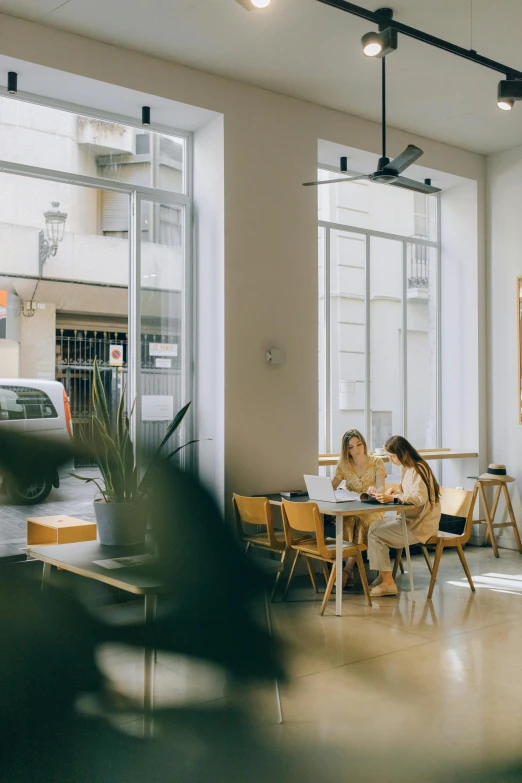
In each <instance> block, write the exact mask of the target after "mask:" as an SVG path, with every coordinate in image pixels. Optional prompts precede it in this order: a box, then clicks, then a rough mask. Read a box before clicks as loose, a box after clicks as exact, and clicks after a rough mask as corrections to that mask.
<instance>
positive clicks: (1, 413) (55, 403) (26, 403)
mask: <svg viewBox="0 0 522 783" xmlns="http://www.w3.org/2000/svg"><path fill="white" fill-rule="evenodd" d="M0 428H1V429H2V430H4V429H7V430H9V431H10V432H19V433H23V434H24V435H37V434H39V433H41V434H42V436H43V437H45V438H52V439H53V440H54V439H56V440H58V441H63V442H64V443H70V442H71V439H72V436H73V429H72V421H71V411H70V408H69V399H68V397H67V394H66V392H65V389H64V387H63V385H62V384H61V383H58V381H43V380H39V379H37V380H34V379H26V378H0ZM72 467H73V466H72V464H71V465H67V466H65V467H64V469H63V470H61V471H60V474H58V472H57V471H54V473H53V475H48V476H46V477H45V478H42V479H41V480H39V481H35V482H34V483H32V484H31V485H29V486H20V484H19V483H15V482H14V481H13V480H12V479H9V478H8V477H5V478H4V480H3V482H2V490H5V491H6V492H7V494H8V495H9V497H10V498H11V500H12V501H13V502H14V503H19V504H21V505H31V504H35V503H41V502H42V501H43V500H45V498H46V497H47V496H48V495H49V493H50V492H51V490H52V488H53V487H59V486H60V478H61V477H62V478H64V477H65V476H67V475H68V474H69V472H70V470H72ZM0 481H1V477H0Z"/></svg>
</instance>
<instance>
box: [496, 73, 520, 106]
mask: <svg viewBox="0 0 522 783" xmlns="http://www.w3.org/2000/svg"><path fill="white" fill-rule="evenodd" d="M515 101H522V79H504V80H503V81H501V82H499V83H498V92H497V106H498V108H499V109H502V110H503V111H511V109H512V108H513V103H514V102H515Z"/></svg>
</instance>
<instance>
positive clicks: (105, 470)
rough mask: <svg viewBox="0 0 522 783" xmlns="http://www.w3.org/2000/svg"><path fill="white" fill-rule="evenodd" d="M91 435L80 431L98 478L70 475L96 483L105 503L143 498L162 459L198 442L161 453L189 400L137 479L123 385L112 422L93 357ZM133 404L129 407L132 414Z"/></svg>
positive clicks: (183, 413) (175, 417) (180, 420)
mask: <svg viewBox="0 0 522 783" xmlns="http://www.w3.org/2000/svg"><path fill="white" fill-rule="evenodd" d="M92 404H93V416H92V436H91V438H87V436H86V435H85V434H84V433H83V432H82V440H83V442H84V445H85V446H86V447H87V449H88V450H89V451H90V453H91V454H92V455H93V456H94V459H95V460H96V463H97V465H98V467H99V469H100V473H101V481H100V480H99V479H96V478H92V477H87V476H79V475H78V474H76V473H73V474H72V475H73V476H74V477H75V478H77V479H79V480H80V481H85V482H86V483H88V484H89V483H91V484H95V485H96V486H97V487H98V489H99V490H100V493H101V495H102V497H103V499H104V500H105V502H106V503H135V502H138V501H140V500H143V498H144V497H145V495H146V494H147V491H148V489H149V488H150V485H151V482H152V480H153V478H154V474H155V470H156V468H157V467H158V464H159V463H160V462H161V461H162V460H165V459H166V460H170V459H171V458H172V457H174V456H175V455H176V454H177V453H178V452H180V451H181V449H184V448H185V447H186V446H190V445H191V444H192V443H197V442H198V441H197V440H191V441H189V442H188V443H184V444H183V445H182V446H178V447H177V448H176V449H174V451H171V452H170V453H169V454H165V453H164V451H163V450H164V447H165V446H166V444H167V443H168V441H169V440H170V438H171V437H172V436H173V435H174V433H175V432H176V430H177V429H178V427H179V426H180V424H181V422H182V421H183V419H184V418H185V415H186V413H187V411H188V409H189V408H190V402H188V403H187V404H186V405H184V406H183V408H181V410H180V411H178V413H177V414H176V415H175V416H174V418H173V419H172V421H171V422H170V424H169V425H168V427H167V430H166V432H165V434H164V436H163V438H162V439H161V443H160V444H159V446H158V448H157V449H156V451H155V453H154V454H153V456H152V459H151V461H150V463H149V465H148V467H147V469H146V471H145V474H144V476H143V478H141V479H140V476H139V472H138V468H137V466H136V460H135V455H134V445H133V443H132V440H131V436H130V423H129V415H127V413H126V412H125V388H124V389H123V391H122V394H121V397H120V401H119V404H118V412H117V414H116V423H115V426H113V425H112V424H111V417H110V414H109V406H108V404H107V397H106V395H105V389H104V388H103V383H102V379H101V374H100V369H99V367H98V362H97V361H96V359H95V360H94V366H93V382H92ZM133 410H134V406H133V407H132V409H131V412H130V415H131V416H132V413H133Z"/></svg>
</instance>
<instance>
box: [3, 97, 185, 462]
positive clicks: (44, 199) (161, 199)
mask: <svg viewBox="0 0 522 783" xmlns="http://www.w3.org/2000/svg"><path fill="white" fill-rule="evenodd" d="M73 108H74V107H71V110H70V111H65V110H61V109H56V108H51V107H45V106H40V105H36V104H33V103H30V102H24V101H20V100H18V99H13V98H0V140H1V152H0V193H1V195H0V205H1V207H2V210H1V214H2V217H1V218H0V291H2V292H3V299H4V300H5V301H6V304H7V307H6V310H7V316H6V321H7V325H6V329H5V336H4V337H2V338H1V339H0V352H1V358H2V361H3V367H4V370H3V371H2V370H0V376H3V377H5V375H6V372H7V371H6V370H5V367H7V366H9V375H10V376H11V377H25V378H46V379H57V380H60V381H61V382H62V383H63V384H64V386H65V388H66V390H67V392H68V395H69V397H70V403H71V412H72V417H73V424H74V425H75V430H76V433H77V435H79V433H80V432H81V431H82V429H88V428H89V427H90V426H91V416H92V405H91V388H92V374H93V363H94V359H96V360H97V362H98V364H99V366H100V370H101V374H102V380H103V383H104V387H105V391H106V393H107V396H108V398H109V403H110V407H111V410H112V411H113V413H115V412H116V410H117V405H118V400H119V397H120V395H121V392H122V389H123V388H125V387H126V388H127V390H128V403H129V402H130V403H131V404H130V405H129V408H130V407H131V405H132V404H134V415H133V419H132V426H133V428H134V437H135V439H136V440H137V441H141V444H142V445H143V446H144V447H145V448H149V449H152V448H153V447H154V446H155V445H156V444H157V442H158V440H159V439H160V437H161V435H162V433H163V431H164V430H165V427H166V423H167V421H168V420H169V419H170V418H172V416H173V415H174V413H175V412H176V411H177V410H178V409H179V408H180V407H181V406H182V405H184V404H185V403H186V402H187V401H188V400H190V399H191V398H192V375H191V368H192V366H193V357H192V355H191V351H192V338H191V319H192V291H191V265H190V247H189V244H188V241H189V238H190V235H191V232H190V230H188V227H189V226H190V220H191V215H190V211H191V199H190V193H189V184H190V177H189V172H188V171H187V163H186V161H187V160H188V159H190V155H189V154H188V147H189V145H190V143H191V138H190V134H185V135H183V134H180V133H179V132H177V133H175V132H173V133H171V134H169V133H167V132H165V131H162V132H158V131H155V130H153V129H144V128H142V127H140V126H139V125H134V126H133V125H132V124H128V125H127V124H122V123H121V122H113V121H110V120H104V119H100V118H95V117H90V116H88V112H84V111H81V112H75V111H73V110H72V109H73ZM7 359H8V360H9V363H7ZM11 407H12V406H11ZM19 407H20V406H19V405H18V408H19ZM18 408H16V410H18ZM9 410H11V408H9ZM12 410H13V411H15V408H12Z"/></svg>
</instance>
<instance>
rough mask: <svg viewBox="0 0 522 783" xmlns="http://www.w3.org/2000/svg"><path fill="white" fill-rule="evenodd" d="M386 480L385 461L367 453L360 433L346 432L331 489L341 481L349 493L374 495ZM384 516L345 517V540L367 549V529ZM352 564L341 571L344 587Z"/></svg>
mask: <svg viewBox="0 0 522 783" xmlns="http://www.w3.org/2000/svg"><path fill="white" fill-rule="evenodd" d="M385 479H386V468H385V467H384V462H383V461H382V459H380V458H379V457H374V456H371V455H370V454H368V446H367V445H366V441H365V439H364V437H363V435H361V433H360V432H359V430H348V432H345V433H344V435H343V440H342V444H341V458H340V459H339V462H338V463H337V468H336V470H335V476H334V477H333V479H332V484H333V488H334V489H337V487H338V486H339V484H340V483H341V481H343V480H344V481H345V482H346V489H348V490H350V491H351V492H357V493H359V494H361V492H370V493H371V494H376V493H377V492H382V491H383V490H384V482H385ZM383 516H384V512H383V511H376V512H375V513H372V514H363V515H361V516H360V517H355V516H350V517H346V518H345V520H344V531H343V534H344V539H345V541H353V542H354V543H355V544H364V545H365V546H368V528H369V526H370V525H371V523H372V522H375V521H376V520H378V519H382V517H383ZM354 563H355V558H353V557H349V558H347V560H346V563H345V565H344V571H343V587H344V586H345V585H346V584H347V583H349V582H352V581H353V566H354Z"/></svg>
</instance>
